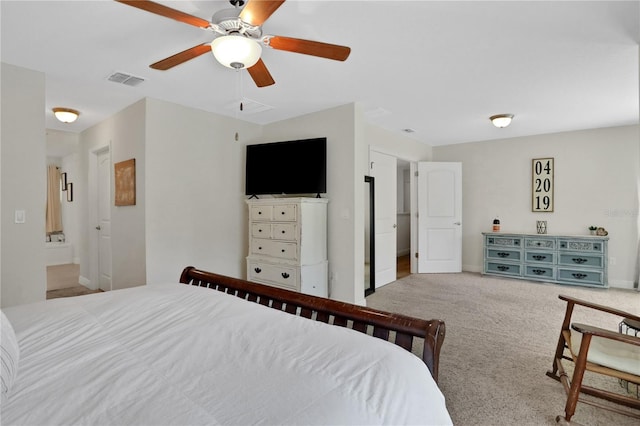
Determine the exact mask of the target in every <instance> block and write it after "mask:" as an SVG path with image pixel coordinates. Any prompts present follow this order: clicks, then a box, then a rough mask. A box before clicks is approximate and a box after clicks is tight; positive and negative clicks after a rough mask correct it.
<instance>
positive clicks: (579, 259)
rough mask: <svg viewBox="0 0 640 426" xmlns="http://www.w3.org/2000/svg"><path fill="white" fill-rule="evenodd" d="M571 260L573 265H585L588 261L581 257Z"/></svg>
mask: <svg viewBox="0 0 640 426" xmlns="http://www.w3.org/2000/svg"><path fill="white" fill-rule="evenodd" d="M571 260H573V263H577V264H578V265H582V264H583V263H586V262H587V261H588V259H584V258H582V257H574V258H573V259H571Z"/></svg>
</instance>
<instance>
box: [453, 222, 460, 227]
mask: <svg viewBox="0 0 640 426" xmlns="http://www.w3.org/2000/svg"><path fill="white" fill-rule="evenodd" d="M453 224H454V225H458V226H460V225H462V223H460V222H453Z"/></svg>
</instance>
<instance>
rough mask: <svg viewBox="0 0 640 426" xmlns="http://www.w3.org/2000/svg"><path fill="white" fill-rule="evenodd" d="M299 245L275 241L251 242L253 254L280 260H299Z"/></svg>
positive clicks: (254, 240)
mask: <svg viewBox="0 0 640 426" xmlns="http://www.w3.org/2000/svg"><path fill="white" fill-rule="evenodd" d="M297 252H298V245H297V244H296V243H294V242H292V243H289V242H283V241H275V240H261V239H257V238H256V239H252V240H251V254H256V255H260V256H270V257H275V258H278V259H288V260H297V259H298V253H297Z"/></svg>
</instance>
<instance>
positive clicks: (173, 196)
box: [144, 99, 260, 283]
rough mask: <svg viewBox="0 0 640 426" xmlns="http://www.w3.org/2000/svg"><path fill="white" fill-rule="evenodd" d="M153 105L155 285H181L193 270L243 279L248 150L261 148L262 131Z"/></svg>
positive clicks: (149, 177)
mask: <svg viewBox="0 0 640 426" xmlns="http://www.w3.org/2000/svg"><path fill="white" fill-rule="evenodd" d="M146 105H147V112H146V147H145V157H146V164H147V168H146V173H145V176H144V179H145V181H146V220H145V223H146V265H147V279H148V282H149V283H159V282H175V281H176V280H177V279H178V278H179V277H180V273H181V272H182V269H183V268H184V267H185V266H189V265H191V266H195V267H197V268H200V269H204V270H210V271H214V272H217V273H221V274H224V275H230V276H233V277H239V278H243V277H244V276H245V269H246V267H245V265H246V263H245V257H246V256H247V250H248V232H247V224H248V214H247V206H246V203H245V201H244V200H245V198H246V197H245V195H244V164H245V163H244V155H245V145H246V144H247V143H257V142H259V141H260V139H259V136H260V127H259V126H257V125H253V124H249V123H246V122H243V121H240V120H235V119H233V118H228V117H223V116H220V115H216V114H211V113H207V112H204V111H200V110H197V109H193V108H187V107H183V106H180V105H177V104H172V103H168V102H164V101H159V100H154V99H147V100H146ZM236 132H238V134H239V139H240V140H239V141H235V138H234V136H235V133H236Z"/></svg>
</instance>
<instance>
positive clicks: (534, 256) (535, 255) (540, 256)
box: [524, 251, 556, 265]
mask: <svg viewBox="0 0 640 426" xmlns="http://www.w3.org/2000/svg"><path fill="white" fill-rule="evenodd" d="M524 261H525V262H526V263H546V264H550V265H553V264H555V263H556V254H555V253H553V252H540V251H527V252H526V253H525V256H524Z"/></svg>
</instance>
